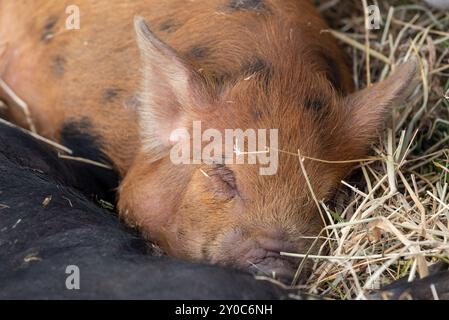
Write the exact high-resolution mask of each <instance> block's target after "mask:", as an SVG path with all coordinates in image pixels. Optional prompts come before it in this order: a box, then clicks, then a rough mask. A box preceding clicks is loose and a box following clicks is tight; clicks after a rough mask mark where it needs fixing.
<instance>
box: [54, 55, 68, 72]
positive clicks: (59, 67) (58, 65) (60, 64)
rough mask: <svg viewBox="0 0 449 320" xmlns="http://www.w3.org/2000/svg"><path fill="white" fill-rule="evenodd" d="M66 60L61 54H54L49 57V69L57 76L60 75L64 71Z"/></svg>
mask: <svg viewBox="0 0 449 320" xmlns="http://www.w3.org/2000/svg"><path fill="white" fill-rule="evenodd" d="M66 63H67V60H66V59H65V58H64V57H63V56H59V55H58V56H55V57H53V58H52V59H51V69H52V71H53V74H55V75H56V76H57V77H62V76H63V75H64V73H65V65H66Z"/></svg>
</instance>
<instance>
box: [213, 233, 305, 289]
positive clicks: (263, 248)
mask: <svg viewBox="0 0 449 320" xmlns="http://www.w3.org/2000/svg"><path fill="white" fill-rule="evenodd" d="M219 248H220V249H219V250H216V252H215V254H212V255H211V257H212V262H213V263H216V264H222V265H226V266H231V267H234V268H238V269H241V270H244V271H247V272H249V273H252V274H254V275H257V276H262V277H268V278H274V279H276V280H279V281H281V282H284V283H288V284H289V283H291V281H292V280H293V278H294V276H295V273H296V271H297V269H298V266H299V263H300V261H299V260H298V259H294V258H290V257H286V256H283V255H281V252H291V253H294V252H297V250H298V249H297V247H296V246H294V245H293V244H291V243H290V242H288V241H285V240H282V238H281V237H268V236H266V235H265V236H258V237H248V238H246V239H244V238H243V236H242V234H241V232H238V231H232V232H231V233H230V234H228V235H226V236H225V237H224V238H223V239H222V242H221V243H220V245H219Z"/></svg>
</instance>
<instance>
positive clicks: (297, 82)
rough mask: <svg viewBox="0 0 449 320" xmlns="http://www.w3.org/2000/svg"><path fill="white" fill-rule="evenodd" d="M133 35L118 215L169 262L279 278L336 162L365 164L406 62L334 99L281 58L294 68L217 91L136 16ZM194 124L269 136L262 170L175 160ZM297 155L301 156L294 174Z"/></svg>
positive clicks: (304, 239)
mask: <svg viewBox="0 0 449 320" xmlns="http://www.w3.org/2000/svg"><path fill="white" fill-rule="evenodd" d="M136 30H137V34H138V41H139V46H140V49H141V52H142V57H143V68H144V78H145V81H144V88H143V90H142V91H141V100H142V103H141V107H140V110H139V115H140V121H141V123H140V126H141V140H142V141H141V143H142V148H141V151H140V154H139V155H138V156H137V158H136V159H135V161H134V164H133V166H132V167H131V169H130V171H129V172H128V174H127V176H126V177H125V179H124V181H123V183H122V185H121V188H120V201H119V207H120V211H121V214H122V216H123V217H124V218H125V219H126V220H127V221H128V222H130V223H132V224H133V225H135V226H137V227H139V228H140V229H141V230H143V231H144V232H145V233H146V234H147V235H148V236H149V237H150V239H152V240H153V241H155V242H156V243H157V244H159V245H160V246H161V247H162V248H163V249H164V250H166V252H167V253H169V254H171V255H174V256H178V257H182V258H188V259H194V260H202V261H210V262H213V263H219V264H224V265H232V266H237V267H241V268H249V269H253V270H256V271H259V272H261V273H265V274H269V275H271V274H273V273H276V274H277V275H278V276H287V277H288V276H291V275H292V274H293V273H294V271H295V268H296V267H297V266H298V260H293V261H291V260H289V259H287V258H283V257H282V256H281V255H280V252H292V253H306V252H307V251H308V249H309V247H310V245H311V244H312V242H313V239H314V237H317V235H318V234H319V232H320V231H321V229H322V228H323V224H324V221H323V218H322V216H321V215H320V211H319V209H318V205H319V202H320V201H322V200H325V199H328V198H329V196H330V195H331V194H332V193H333V191H334V190H335V189H336V188H337V187H338V185H339V183H340V181H341V179H343V178H344V177H345V176H346V175H347V174H348V173H349V171H350V169H351V166H352V165H353V164H352V165H351V164H348V163H346V162H345V160H352V159H361V158H364V157H366V156H367V154H368V150H369V146H370V143H371V142H372V140H373V138H374V137H375V136H376V131H377V129H378V128H379V126H380V125H381V124H382V122H383V121H384V119H385V118H386V115H388V114H390V112H391V109H390V107H391V106H392V105H393V104H394V103H396V102H397V101H398V100H400V99H403V98H404V97H406V96H407V95H408V94H409V93H410V91H411V89H413V88H414V87H415V85H416V82H415V81H411V80H412V79H414V76H415V73H416V70H417V63H416V62H415V61H411V62H408V63H406V64H403V65H402V66H400V67H399V68H398V70H397V71H396V72H395V73H394V74H393V75H392V76H391V77H390V78H388V79H387V80H385V81H383V82H381V83H378V84H376V85H374V86H372V87H371V88H369V89H366V90H362V91H360V92H356V93H354V94H351V95H349V96H346V97H343V96H342V95H341V94H339V93H338V92H336V90H335V89H334V88H333V86H332V84H331V82H330V81H329V80H328V79H327V78H326V76H325V75H324V74H323V73H321V72H316V70H314V69H313V68H316V66H313V65H307V64H302V63H301V62H300V61H294V58H292V57H286V58H285V59H287V60H288V59H290V61H293V62H294V63H295V66H296V68H297V69H296V70H292V69H291V65H290V66H289V65H287V66H283V65H282V63H283V61H282V60H284V59H279V62H278V63H273V65H272V66H270V67H269V70H256V71H257V72H255V73H254V75H252V76H250V77H248V76H247V75H243V76H242V78H241V79H237V80H236V81H234V82H232V84H229V85H227V86H224V87H219V88H218V87H217V85H215V84H214V83H213V82H212V81H209V79H208V78H207V75H206V76H205V75H200V74H199V73H198V72H197V71H196V70H195V69H194V68H192V66H191V65H189V64H188V63H187V62H185V61H184V60H183V59H182V58H181V57H180V56H179V55H178V54H177V53H176V52H175V51H174V50H173V49H171V48H170V47H168V46H167V45H166V44H164V43H163V42H162V41H160V40H159V39H158V38H156V37H155V36H154V35H153V34H152V33H151V31H150V30H149V29H148V27H147V26H146V25H145V23H144V22H143V20H141V19H137V20H136ZM194 121H201V125H202V129H203V130H205V129H214V130H216V131H215V132H220V133H223V136H224V137H225V133H224V131H225V129H242V130H243V131H245V130H247V129H254V130H258V129H267V130H270V129H277V130H278V131H277V133H278V140H277V143H278V144H277V146H276V147H273V145H274V143H275V142H276V141H274V140H275V138H276V136H275V135H274V136H271V137H270V136H269V134H268V133H267V135H266V137H267V139H266V140H267V141H266V146H267V147H269V153H261V154H263V155H265V156H268V155H270V156H271V154H274V153H277V155H278V156H277V157H276V156H274V155H273V157H271V160H272V163H271V168H272V169H273V170H272V171H271V172H269V173H268V174H267V173H265V175H264V174H261V170H260V169H261V167H262V168H267V167H269V166H270V164H265V165H262V164H261V163H256V164H248V163H247V161H246V162H245V164H236V163H235V161H229V163H226V164H223V163H222V162H220V161H217V163H199V164H175V163H174V162H173V159H172V157H171V153H172V152H171V151H172V150H173V147H174V146H177V145H179V143H180V141H184V142H185V141H189V142H191V139H192V136H193V132H192V131H193V123H194ZM179 128H183V129H182V130H177V129H179ZM189 133H190V134H191V135H190V136H189ZM191 145H192V148H193V143H192V144H191ZM204 146H205V142H204V141H203V142H202V147H204ZM223 149H224V147H223ZM258 150H259V151H264V150H265V149H264V148H263V146H262V148H259V149H258ZM192 151H194V150H192ZM243 151H246V150H243ZM256 151H257V150H256ZM298 153H300V154H301V155H303V156H305V157H306V158H304V159H303V161H302V164H303V168H302V166H301V161H300V157H299V156H298ZM214 156H216V157H217V158H221V159H223V158H226V159H228V157H229V155H228V154H225V152H224V151H223V153H220V152H218V153H217V154H214ZM234 156H235V157H236V155H235V154H234ZM231 158H232V156H231ZM310 158H314V159H323V160H328V161H326V162H323V161H316V160H312V159H310ZM228 160H229V159H228ZM234 160H235V159H234ZM337 161H338V162H337ZM231 162H234V163H231Z"/></svg>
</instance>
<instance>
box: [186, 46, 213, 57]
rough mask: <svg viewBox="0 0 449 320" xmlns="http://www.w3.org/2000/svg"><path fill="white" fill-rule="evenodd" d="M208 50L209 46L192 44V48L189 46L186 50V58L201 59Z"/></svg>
mask: <svg viewBox="0 0 449 320" xmlns="http://www.w3.org/2000/svg"><path fill="white" fill-rule="evenodd" d="M208 52H209V48H207V47H204V46H193V47H192V48H190V49H189V50H188V51H187V54H186V56H187V58H188V59H193V60H197V59H202V58H204V57H206V56H207V54H208Z"/></svg>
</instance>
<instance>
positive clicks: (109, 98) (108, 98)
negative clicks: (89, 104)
mask: <svg viewBox="0 0 449 320" xmlns="http://www.w3.org/2000/svg"><path fill="white" fill-rule="evenodd" d="M122 92H123V90H122V89H119V88H108V89H106V90H104V92H103V102H104V103H111V102H114V101H115V100H117V99H118V98H120V95H121V93H122Z"/></svg>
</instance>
